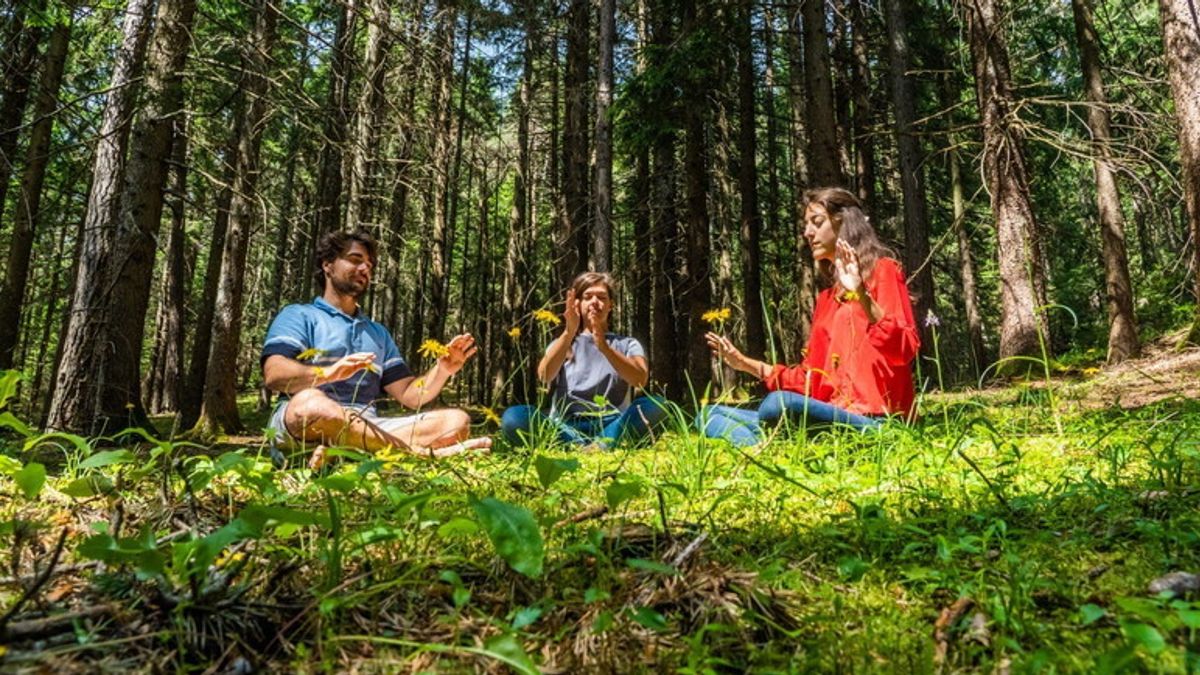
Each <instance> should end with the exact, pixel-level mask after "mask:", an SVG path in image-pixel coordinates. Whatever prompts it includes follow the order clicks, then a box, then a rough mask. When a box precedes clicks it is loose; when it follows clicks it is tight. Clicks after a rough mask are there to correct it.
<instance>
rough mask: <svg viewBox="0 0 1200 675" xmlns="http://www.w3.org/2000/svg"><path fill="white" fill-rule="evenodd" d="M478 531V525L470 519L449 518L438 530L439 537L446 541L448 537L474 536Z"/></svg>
mask: <svg viewBox="0 0 1200 675" xmlns="http://www.w3.org/2000/svg"><path fill="white" fill-rule="evenodd" d="M478 531H479V523H477V522H475V521H473V520H471V519H470V518H462V517H459V518H451V519H450V521H449V522H445V523H442V525H441V527H439V528H438V530H437V533H438V536H439V537H442V538H443V539H448V538H450V537H460V536H463V535H467V534H475V533H476V532H478Z"/></svg>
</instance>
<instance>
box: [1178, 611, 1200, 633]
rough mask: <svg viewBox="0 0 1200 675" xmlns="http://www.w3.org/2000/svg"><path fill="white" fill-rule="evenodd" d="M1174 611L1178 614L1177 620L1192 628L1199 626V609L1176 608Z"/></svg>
mask: <svg viewBox="0 0 1200 675" xmlns="http://www.w3.org/2000/svg"><path fill="white" fill-rule="evenodd" d="M1175 613H1176V614H1178V615H1179V620H1180V621H1182V622H1183V625H1185V626H1187V627H1188V628H1191V629H1193V630H1194V629H1196V628H1200V610H1196V609H1177V610H1175Z"/></svg>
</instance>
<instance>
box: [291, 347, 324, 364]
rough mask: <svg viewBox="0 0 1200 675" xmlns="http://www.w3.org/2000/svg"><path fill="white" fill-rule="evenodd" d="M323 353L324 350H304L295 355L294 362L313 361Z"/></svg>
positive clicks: (314, 348)
mask: <svg viewBox="0 0 1200 675" xmlns="http://www.w3.org/2000/svg"><path fill="white" fill-rule="evenodd" d="M324 353H325V350H323V349H317V348H316V347H313V348H311V349H305V350H304V351H302V352H300V353H299V354H297V355H296V360H297V361H308V360H311V359H315V358H317V357H318V356H320V355H322V354H324Z"/></svg>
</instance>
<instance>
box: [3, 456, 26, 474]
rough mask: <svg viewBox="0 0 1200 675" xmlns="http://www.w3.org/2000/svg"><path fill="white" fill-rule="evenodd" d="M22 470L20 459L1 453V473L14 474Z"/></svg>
mask: <svg viewBox="0 0 1200 675" xmlns="http://www.w3.org/2000/svg"><path fill="white" fill-rule="evenodd" d="M20 470H21V462H20V460H16V459H13V458H12V457H9V456H8V455H0V473H3V474H8V475H10V476H11V475H12V474H14V473H16V472H18V471H20Z"/></svg>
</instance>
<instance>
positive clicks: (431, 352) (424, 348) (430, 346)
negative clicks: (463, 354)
mask: <svg viewBox="0 0 1200 675" xmlns="http://www.w3.org/2000/svg"><path fill="white" fill-rule="evenodd" d="M417 351H418V352H420V353H421V356H425V357H429V358H434V359H440V358H442V357H443V356H447V355H449V354H450V348H449V347H447V346H446V345H444V344H442V343H440V342H438V341H437V340H434V339H429V340H426V341H424V342H422V343H421V346H420V347H418V348H417Z"/></svg>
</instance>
